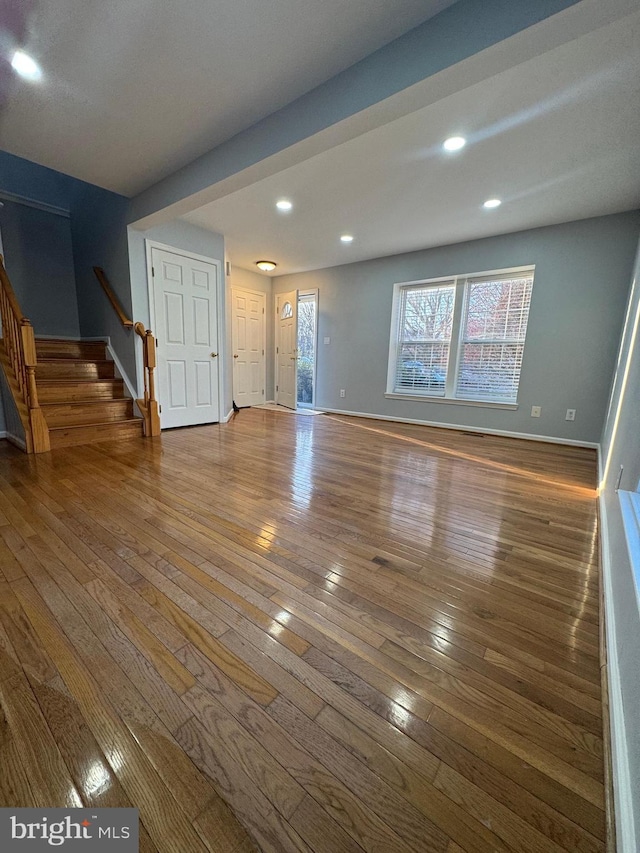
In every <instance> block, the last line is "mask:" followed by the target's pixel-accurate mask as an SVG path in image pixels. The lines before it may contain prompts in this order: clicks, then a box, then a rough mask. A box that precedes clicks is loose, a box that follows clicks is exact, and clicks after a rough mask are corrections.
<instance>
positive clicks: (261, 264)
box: [256, 261, 277, 272]
mask: <svg viewBox="0 0 640 853" xmlns="http://www.w3.org/2000/svg"><path fill="white" fill-rule="evenodd" d="M256 266H257V267H258V269H259V270H262V272H271V271H272V270H274V269H275V268H276V266H277V264H276V262H275V261H256Z"/></svg>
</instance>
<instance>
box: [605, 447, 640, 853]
mask: <svg viewBox="0 0 640 853" xmlns="http://www.w3.org/2000/svg"><path fill="white" fill-rule="evenodd" d="M602 473H603V472H602V457H601V448H600V447H598V482H599V483H602ZM598 510H599V513H600V566H601V575H602V583H603V592H604V610H605V612H604V614H603V617H604V620H605V636H606V642H607V675H608V686H609V719H610V724H611V763H612V765H613V797H614V802H615V812H616V813H615V823H616V849H617V853H637V851H638V847H637V845H636V830H635V821H634V817H633V795H632V788H631V772H630V769H629V758H628V752H627V731H626V729H625V725H624V709H623V704H622V684H621V680H620V664H619V661H618V646H617V643H616V615H615V611H614V608H613V586H612V581H611V560H610V557H609V555H610V553H611V552H610V549H609V528H608V524H607V510H606V507H605V502H604V499H603V497H602V493H600V494H599V495H598Z"/></svg>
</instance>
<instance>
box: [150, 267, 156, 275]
mask: <svg viewBox="0 0 640 853" xmlns="http://www.w3.org/2000/svg"><path fill="white" fill-rule="evenodd" d="M155 274H156V271H155V268H154V267H151V275H152V276H155Z"/></svg>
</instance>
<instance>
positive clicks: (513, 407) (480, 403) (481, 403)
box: [384, 392, 518, 412]
mask: <svg viewBox="0 0 640 853" xmlns="http://www.w3.org/2000/svg"><path fill="white" fill-rule="evenodd" d="M384 396H385V397H387V399H389V400H417V401H418V402H421V403H446V404H447V405H448V406H476V407H479V408H483V409H505V410H507V411H511V412H515V411H517V409H518V404H517V403H490V402H489V401H485V400H453V399H452V398H451V397H425V396H424V395H422V394H390V393H389V392H387V393H386V394H385V395H384Z"/></svg>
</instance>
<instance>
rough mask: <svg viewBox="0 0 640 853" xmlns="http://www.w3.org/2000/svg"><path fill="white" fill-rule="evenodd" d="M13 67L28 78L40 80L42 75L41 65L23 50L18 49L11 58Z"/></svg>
mask: <svg viewBox="0 0 640 853" xmlns="http://www.w3.org/2000/svg"><path fill="white" fill-rule="evenodd" d="M11 67H12V68H13V70H14V71H17V72H18V74H19V75H20V76H21V77H24V78H25V79H26V80H39V79H40V77H41V76H42V71H41V70H40V66H39V65H38V63H37V62H36V61H35V59H32V58H31V57H30V56H29V54H28V53H25V52H24V51H23V50H16V52H15V53H14V54H13V58H12V59H11Z"/></svg>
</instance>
